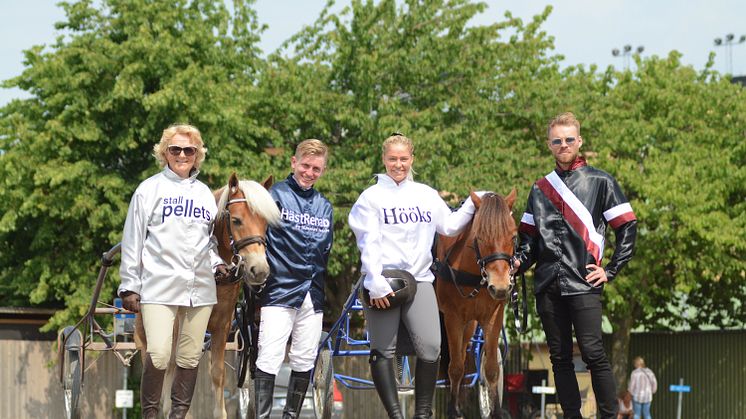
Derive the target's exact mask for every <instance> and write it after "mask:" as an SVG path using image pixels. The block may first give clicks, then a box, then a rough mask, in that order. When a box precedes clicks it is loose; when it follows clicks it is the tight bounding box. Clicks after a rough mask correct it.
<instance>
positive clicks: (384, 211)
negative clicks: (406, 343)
mask: <svg viewBox="0 0 746 419" xmlns="http://www.w3.org/2000/svg"><path fill="white" fill-rule="evenodd" d="M382 148H383V164H384V166H385V167H386V173H385V174H379V175H377V178H378V181H377V183H376V184H375V185H373V186H371V187H369V188H368V189H366V190H365V191H363V193H362V194H360V197H359V198H358V200H357V202H355V205H353V207H352V210H351V211H350V215H349V224H350V228H351V229H352V231H353V232H354V233H355V236H356V238H357V245H358V248H359V249H360V260H361V264H362V267H361V273H362V274H363V275H364V277H365V279H364V281H363V285H364V287H365V288H366V289H367V290H368V292H369V293H370V301H369V302H367V303H369V304H370V305H371V306H373V307H375V308H376V309H371V308H368V307H365V318H366V320H367V327H368V337H369V339H370V349H371V355H370V369H371V376H372V377H373V382H374V383H375V386H376V390H377V392H378V396H379V397H380V398H381V401H382V402H383V405H384V407H385V408H386V411H387V412H388V415H389V417H391V418H401V417H402V412H401V409H400V407H399V401H398V397H397V389H396V381H395V378H394V370H393V357H394V355H395V349H396V338H397V332H398V329H399V323H400V321H401V322H402V323H403V324H404V325H405V327H406V329H407V331H408V332H409V335H410V337H411V341H412V344H413V346H414V349H415V352H416V354H417V365H416V368H415V416H414V417H415V418H429V417H430V416H431V415H432V400H433V392H434V390H435V380H436V378H437V373H438V360H439V357H440V320H439V316H438V304H437V301H436V299H435V291H434V289H433V280H434V279H435V277H434V276H433V274H432V272H430V265H431V264H432V254H431V249H432V244H433V238H434V236H435V233H439V234H443V235H446V236H454V235H457V234H458V233H460V232H461V230H463V228H464V227H465V226H466V225H467V224H468V223H469V221H471V219H472V216H473V215H474V211H475V209H474V204H473V203H472V202H471V199H467V201H466V202H465V203H464V205H463V206H462V207H461V208H460V209H459V210H458V211H456V212H451V209H450V208H449V207H448V205H446V203H445V202H444V201H443V199H442V198H441V197H440V195H439V194H438V192H437V191H436V190H435V189H433V188H431V187H429V186H427V185H424V184H421V183H417V182H415V181H414V180H413V177H412V163H413V161H414V146H413V144H412V141H411V140H410V139H409V138H407V137H405V136H404V135H402V134H399V133H394V134H392V135H391V136H390V137H388V138H387V139H386V140H385V141H384V142H383V147H382ZM384 269H403V270H406V271H408V272H409V273H411V274H412V275H413V276H414V278H415V279H416V280H417V291H416V294H415V296H414V299H413V300H412V301H410V302H407V303H404V304H402V305H400V306H398V307H394V308H389V306H390V302H389V300H388V297H391V296H393V292H392V288H391V286H390V285H389V283H388V282H387V281H386V279H385V278H384V277H383V274H382V272H383V270H384ZM364 306H365V304H364Z"/></svg>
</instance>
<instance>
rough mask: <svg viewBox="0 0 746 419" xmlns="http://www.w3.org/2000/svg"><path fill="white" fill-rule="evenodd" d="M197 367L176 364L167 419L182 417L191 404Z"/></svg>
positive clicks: (182, 418)
mask: <svg viewBox="0 0 746 419" xmlns="http://www.w3.org/2000/svg"><path fill="white" fill-rule="evenodd" d="M197 372H198V370H197V368H196V367H195V368H189V369H187V368H181V367H180V366H178V365H177V366H176V371H175V372H174V382H173V383H171V413H169V415H168V418H169V419H184V418H185V417H186V414H187V412H188V411H189V406H190V405H191V404H192V396H193V395H194V387H195V386H196V385H197Z"/></svg>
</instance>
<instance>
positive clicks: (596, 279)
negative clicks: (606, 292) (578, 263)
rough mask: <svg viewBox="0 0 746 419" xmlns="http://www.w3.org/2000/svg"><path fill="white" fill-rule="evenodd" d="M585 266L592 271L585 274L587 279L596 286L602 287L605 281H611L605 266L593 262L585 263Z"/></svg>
mask: <svg viewBox="0 0 746 419" xmlns="http://www.w3.org/2000/svg"><path fill="white" fill-rule="evenodd" d="M585 268H586V269H588V270H589V271H590V273H589V274H588V275H586V276H585V280H586V281H588V283H589V284H591V285H593V286H594V287H600V286H601V285H602V284H603V283H604V282H609V278H607V277H606V271H605V270H604V268H602V267H600V266H598V265H594V264H592V263H591V264H588V265H585Z"/></svg>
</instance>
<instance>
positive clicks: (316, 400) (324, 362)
mask: <svg viewBox="0 0 746 419" xmlns="http://www.w3.org/2000/svg"><path fill="white" fill-rule="evenodd" d="M322 339H323V338H322ZM333 372H334V367H333V366H332V353H331V351H330V350H329V348H327V347H323V348H321V350H320V351H319V355H318V356H317V357H316V365H315V366H314V368H313V411H314V413H315V414H316V418H317V419H329V418H331V417H332V408H333V403H334V398H333V397H332V396H333V392H334V384H333V382H332V380H333V379H334V374H333Z"/></svg>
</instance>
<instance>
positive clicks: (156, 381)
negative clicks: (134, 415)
mask: <svg viewBox="0 0 746 419" xmlns="http://www.w3.org/2000/svg"><path fill="white" fill-rule="evenodd" d="M165 375H166V370H159V369H158V368H156V367H155V365H153V360H152V359H150V355H149V354H146V355H145V359H144V360H143V364H142V379H141V381H140V408H141V410H142V417H143V419H156V418H157V417H158V411H159V410H160V407H161V391H163V377H164V376H165Z"/></svg>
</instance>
